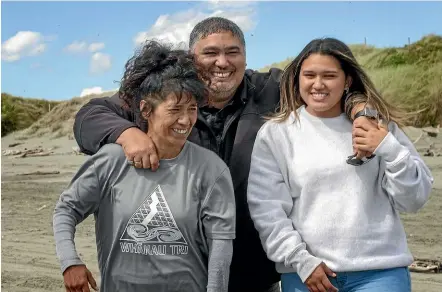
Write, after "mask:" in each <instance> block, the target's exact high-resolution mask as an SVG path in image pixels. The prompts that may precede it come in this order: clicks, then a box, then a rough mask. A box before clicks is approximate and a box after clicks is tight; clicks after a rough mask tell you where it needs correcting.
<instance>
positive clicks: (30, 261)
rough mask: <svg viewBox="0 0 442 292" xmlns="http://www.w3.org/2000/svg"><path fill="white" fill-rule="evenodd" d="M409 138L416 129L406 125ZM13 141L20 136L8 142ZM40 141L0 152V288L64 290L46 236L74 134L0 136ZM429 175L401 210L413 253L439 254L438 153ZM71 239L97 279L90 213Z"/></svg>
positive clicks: (70, 165) (68, 173)
mask: <svg viewBox="0 0 442 292" xmlns="http://www.w3.org/2000/svg"><path fill="white" fill-rule="evenodd" d="M407 133H409V135H410V137H412V139H415V138H416V137H418V136H419V133H420V131H419V130H418V129H410V130H409V131H407ZM13 142H24V144H23V145H18V146H15V147H13V148H11V147H8V145H9V144H11V143H13ZM431 142H435V146H436V148H437V149H438V150H439V152H441V153H442V134H440V135H439V136H438V137H437V138H427V137H425V136H424V137H423V138H422V139H420V141H419V142H418V143H417V144H416V145H417V147H418V149H419V150H420V151H424V150H425V149H427V148H428V143H431ZM38 146H42V147H43V148H51V147H57V148H56V149H55V150H53V151H54V153H53V155H51V156H45V157H26V158H12V157H11V156H2V177H1V179H2V188H1V204H2V206H1V208H2V209H1V211H2V215H1V216H2V218H1V219H2V222H1V223H2V228H1V239H2V240H1V253H2V254H1V256H2V262H1V264H2V265H1V269H2V275H1V276H2V285H1V288H2V291H5V292H7V291H11V292H21V291H23V292H24V291H32V292H40V291H41V292H43V291H44V292H51V291H64V288H63V280H62V276H61V274H60V271H59V266H58V262H57V259H56V256H55V245H54V240H53V236H52V212H53V209H54V206H55V203H56V201H57V199H58V197H59V195H60V193H61V192H62V190H63V189H64V188H65V187H66V186H67V185H68V183H69V181H70V179H71V178H72V176H73V175H74V173H75V172H76V171H77V169H78V167H79V166H80V164H81V163H82V162H83V161H84V160H85V158H86V156H83V155H75V154H74V152H73V151H72V147H75V146H76V143H75V141H74V140H69V139H68V138H60V139H56V140H51V139H49V138H40V139H37V138H33V139H29V140H17V138H16V136H14V135H10V136H7V137H5V138H2V150H6V149H24V148H28V149H31V148H35V147H38ZM424 159H425V161H426V162H427V163H428V165H429V167H430V168H431V170H432V172H433V175H434V177H435V184H434V188H433V192H432V196H431V199H430V201H429V202H428V204H427V205H426V206H425V207H424V208H423V209H422V210H421V211H420V212H419V213H417V214H403V215H402V218H403V222H404V225H405V228H406V232H407V236H408V242H409V246H410V249H411V251H412V252H413V254H414V256H415V257H417V258H431V259H438V260H442V222H441V221H442V220H441V219H442V217H441V210H442V156H441V157H424ZM35 171H59V174H51V175H29V173H31V172H35ZM76 245H77V249H78V251H79V253H80V254H81V257H82V259H83V260H84V261H85V262H86V264H87V266H88V267H89V269H90V270H91V271H92V273H93V275H94V276H95V278H96V279H97V280H99V276H98V275H99V274H98V267H97V260H96V249H95V235H94V226H93V218H88V219H87V220H86V221H85V222H84V223H82V224H81V225H79V226H78V228H77V233H76ZM412 283H413V291H418V292H436V291H438V292H440V291H442V273H439V274H435V273H425V274H422V273H412Z"/></svg>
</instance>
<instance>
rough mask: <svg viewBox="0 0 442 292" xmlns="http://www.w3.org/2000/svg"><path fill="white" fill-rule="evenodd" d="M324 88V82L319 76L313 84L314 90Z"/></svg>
mask: <svg viewBox="0 0 442 292" xmlns="http://www.w3.org/2000/svg"><path fill="white" fill-rule="evenodd" d="M323 87H324V82H322V78H321V77H320V76H317V77H316V78H315V81H314V83H313V88H314V89H321V88H323Z"/></svg>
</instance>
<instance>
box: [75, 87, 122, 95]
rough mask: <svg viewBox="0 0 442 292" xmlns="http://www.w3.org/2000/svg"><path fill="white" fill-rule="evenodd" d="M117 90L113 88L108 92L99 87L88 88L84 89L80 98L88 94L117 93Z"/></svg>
mask: <svg viewBox="0 0 442 292" xmlns="http://www.w3.org/2000/svg"><path fill="white" fill-rule="evenodd" d="M118 89H119V88H114V89H110V90H103V88H102V87H100V86H94V87H89V88H85V89H83V90H82V91H81V94H80V97H83V96H86V95H90V94H102V93H113V92H115V91H117V90H118Z"/></svg>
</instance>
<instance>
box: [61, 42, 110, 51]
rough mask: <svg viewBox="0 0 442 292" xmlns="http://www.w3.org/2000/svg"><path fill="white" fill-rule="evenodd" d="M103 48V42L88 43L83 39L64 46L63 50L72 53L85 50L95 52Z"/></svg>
mask: <svg viewBox="0 0 442 292" xmlns="http://www.w3.org/2000/svg"><path fill="white" fill-rule="evenodd" d="M102 49H104V43H90V44H88V43H87V42H85V41H74V42H73V43H71V44H69V45H68V46H66V48H64V50H65V52H68V53H72V54H80V53H85V52H91V53H95V52H98V51H100V50H102Z"/></svg>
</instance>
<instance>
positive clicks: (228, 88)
mask: <svg viewBox="0 0 442 292" xmlns="http://www.w3.org/2000/svg"><path fill="white" fill-rule="evenodd" d="M193 53H194V54H195V56H196V61H197V62H198V64H199V65H200V66H202V67H203V68H204V70H205V71H206V72H207V73H208V75H209V77H210V80H211V85H210V89H211V99H213V100H215V101H217V102H223V101H226V100H229V99H231V98H232V97H233V95H234V94H235V92H236V89H237V88H238V87H239V85H240V84H241V82H242V80H243V78H244V72H245V69H246V56H245V48H244V45H243V44H242V43H241V41H240V40H239V39H238V38H237V37H235V36H233V34H232V33H231V32H227V31H226V32H220V33H213V34H211V35H208V36H207V37H205V38H202V39H200V40H198V41H197V42H196V43H195V45H194V47H193Z"/></svg>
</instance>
